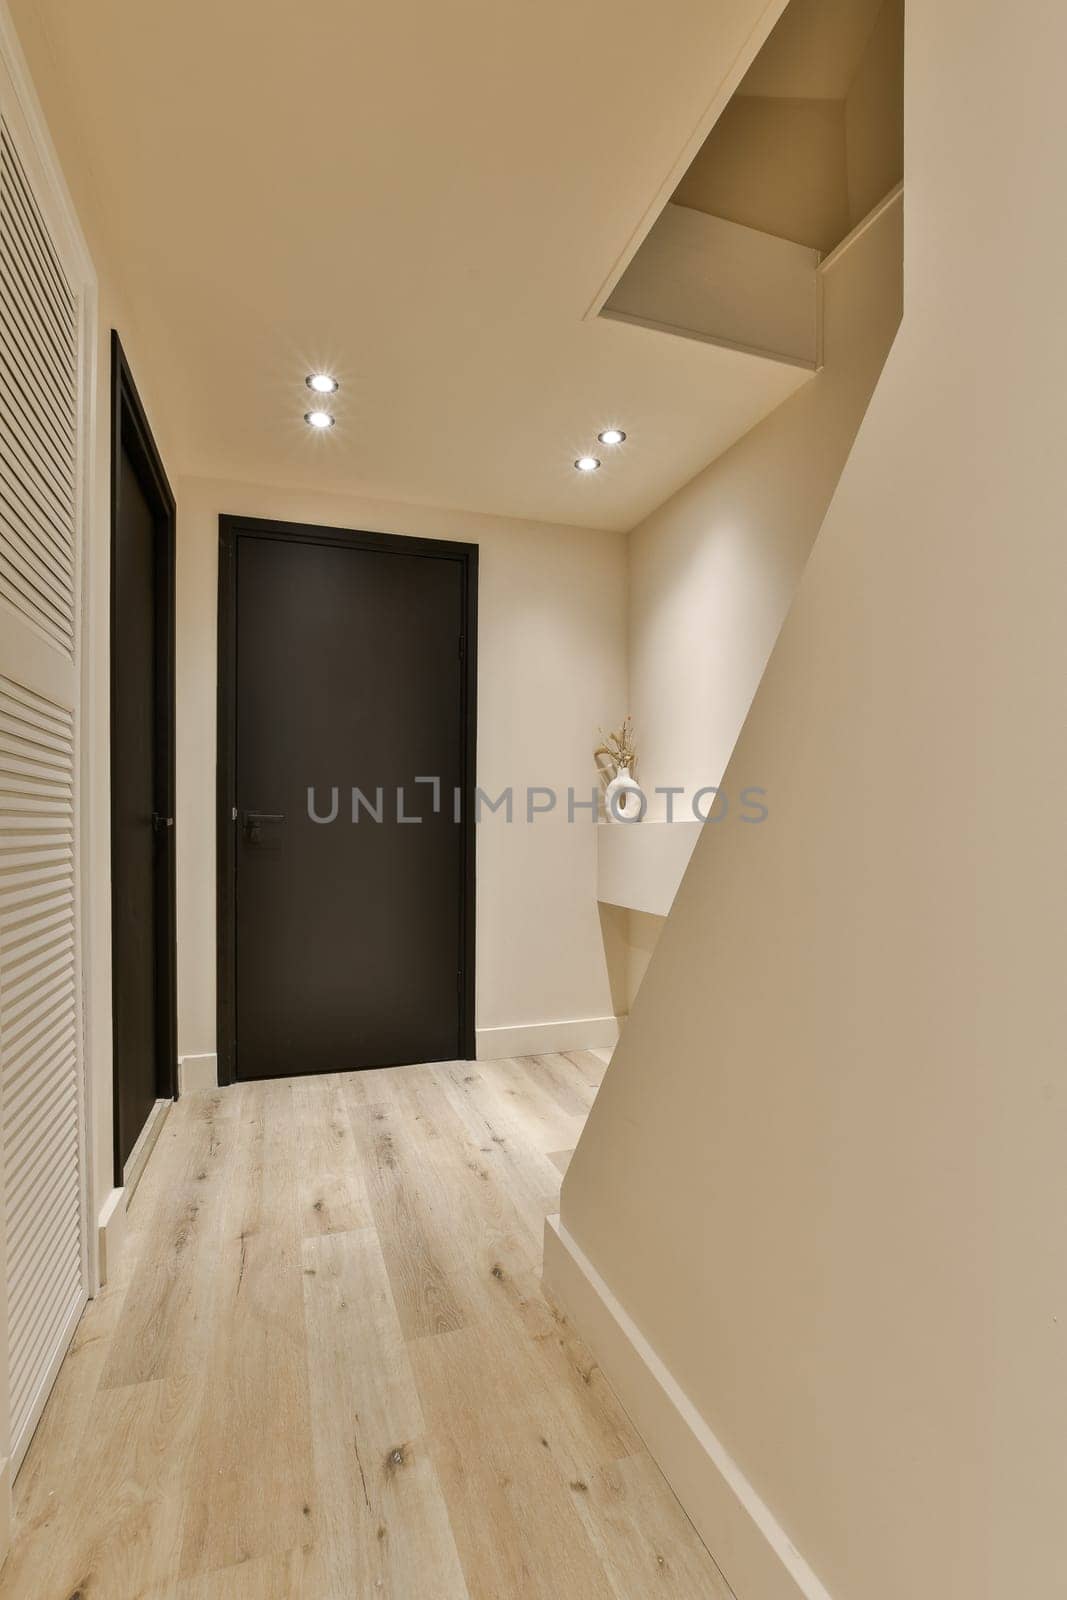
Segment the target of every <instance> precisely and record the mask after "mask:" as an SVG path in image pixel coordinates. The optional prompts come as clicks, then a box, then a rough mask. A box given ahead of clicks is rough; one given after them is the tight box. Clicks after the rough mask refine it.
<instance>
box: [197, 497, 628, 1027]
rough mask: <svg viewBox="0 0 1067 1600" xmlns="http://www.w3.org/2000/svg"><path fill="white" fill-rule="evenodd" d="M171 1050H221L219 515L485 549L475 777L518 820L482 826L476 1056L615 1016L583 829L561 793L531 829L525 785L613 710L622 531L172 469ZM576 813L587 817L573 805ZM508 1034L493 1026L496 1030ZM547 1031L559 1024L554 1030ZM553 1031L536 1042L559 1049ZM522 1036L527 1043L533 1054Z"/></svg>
mask: <svg viewBox="0 0 1067 1600" xmlns="http://www.w3.org/2000/svg"><path fill="white" fill-rule="evenodd" d="M178 502H179V510H178V516H179V525H178V662H177V670H178V817H177V829H178V1002H179V1041H178V1048H179V1054H181V1055H182V1056H202V1055H211V1054H213V1053H214V1051H215V881H216V880H215V752H216V715H215V712H216V707H215V695H216V676H217V656H216V648H217V646H216V638H217V635H216V611H217V581H218V579H217V574H218V519H219V515H220V513H232V514H240V515H244V516H258V517H277V518H281V519H283V520H290V521H308V522H315V523H323V524H329V525H333V526H338V527H349V528H363V529H370V530H374V531H379V532H389V533H401V534H413V535H419V536H423V537H428V538H441V539H460V540H469V541H472V542H474V543H477V544H478V546H479V608H478V782H479V785H480V786H481V788H483V789H484V790H485V791H486V793H488V794H490V795H492V796H494V797H495V796H496V795H498V794H499V793H500V791H501V790H502V789H503V788H505V787H506V786H507V785H512V786H513V787H514V789H515V800H516V810H515V821H514V823H513V824H511V825H508V824H507V823H506V822H505V821H504V818H503V814H502V813H500V814H498V815H490V814H488V813H487V814H486V820H485V821H483V823H482V824H481V826H480V827H479V829H478V842H477V848H478V891H477V1025H478V1029H479V1050H480V1052H481V1053H500V1054H509V1053H512V1051H513V1050H514V1049H516V1048H518V1047H519V1044H518V1042H517V1041H516V1039H515V1038H513V1037H512V1035H511V1032H510V1030H514V1029H526V1028H530V1027H533V1028H534V1029H537V1028H540V1027H542V1026H543V1025H546V1024H556V1023H564V1024H566V1025H567V1026H566V1029H565V1038H566V1039H570V1040H573V1047H574V1048H579V1047H581V1046H582V1044H583V1043H589V1044H593V1043H600V1042H603V1035H604V1030H605V1026H610V1019H611V1018H612V1017H613V1016H614V1010H615V1008H614V1006H613V1004H612V999H611V989H610V983H609V976H608V968H607V958H606V955H605V947H604V939H603V936H602V932H601V926H600V920H599V918H598V915H597V904H596V851H595V845H596V838H595V829H594V827H593V826H592V824H578V825H575V826H573V827H572V826H568V825H567V824H566V809H565V802H563V801H561V807H560V809H559V810H557V811H556V812H554V813H552V814H551V815H549V816H546V817H543V818H538V819H537V820H536V821H535V822H534V823H533V824H532V825H528V824H527V823H526V822H525V821H524V820H523V819H524V815H525V813H524V809H523V802H524V793H523V791H524V790H525V788H526V786H527V785H534V784H538V785H549V786H554V787H556V788H558V789H559V790H560V791H563V792H565V791H566V788H567V786H568V785H573V786H574V787H575V789H576V790H583V791H586V792H588V791H590V790H591V789H592V788H593V787H595V784H596V774H595V771H594V769H593V764H592V748H593V745H594V743H595V736H596V731H597V728H598V727H599V726H601V725H607V724H609V723H611V724H614V723H616V722H618V721H619V719H620V718H621V716H622V714H623V712H624V710H625V695H626V671H625V627H626V622H625V618H626V543H625V540H624V539H623V538H622V537H621V536H620V535H618V534H613V533H602V532H595V531H591V530H589V529H580V528H563V527H559V526H555V525H545V524H538V523H532V522H516V521H506V520H501V519H496V518H491V517H485V516H478V515H472V514H470V513H466V512H447V511H438V510H433V509H429V508H425V507H419V506H411V505H389V504H384V503H382V502H368V501H363V500H357V499H352V498H348V497H345V496H338V495H325V494H324V495H315V494H311V493H308V492H307V491H306V490H291V489H284V488H272V487H267V486H263V485H249V484H232V483H221V482H215V481H212V480H201V479H193V478H184V479H182V480H181V482H180V484H179V489H178ZM579 815H582V816H584V815H585V814H584V813H580V814H579ZM494 1029H500V1030H505V1031H504V1032H502V1033H500V1034H498V1035H496V1036H494V1035H493V1033H492V1031H491V1030H494ZM553 1037H555V1036H553ZM563 1042H564V1038H563V1037H562V1036H561V1037H560V1038H559V1040H558V1041H557V1043H556V1044H555V1045H553V1044H551V1043H550V1042H549V1040H548V1036H547V1035H546V1036H545V1039H544V1041H543V1042H542V1047H543V1048H558V1047H560V1046H561V1044H562V1043H563ZM537 1043H538V1041H537V1038H536V1036H533V1037H532V1038H531V1043H530V1048H537Z"/></svg>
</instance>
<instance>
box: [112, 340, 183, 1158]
mask: <svg viewBox="0 0 1067 1600" xmlns="http://www.w3.org/2000/svg"><path fill="white" fill-rule="evenodd" d="M123 452H125V453H126V455H127V456H128V457H129V459H130V461H131V463H132V465H133V469H134V471H135V472H136V474H137V477H138V480H139V482H140V485H141V489H142V490H143V492H144V494H145V497H146V499H147V500H148V503H149V505H150V507H151V509H152V514H153V518H154V520H155V530H156V539H157V562H156V652H157V659H156V729H157V746H156V749H157V757H158V758H159V759H160V766H161V769H162V770H161V771H159V772H158V777H157V786H158V788H159V789H160V790H161V791H162V793H161V794H160V797H159V798H160V804H162V805H163V807H164V808H165V810H164V814H165V815H166V816H167V817H170V818H173V817H174V799H175V772H176V766H177V760H176V753H175V674H174V633H175V623H174V605H175V570H174V567H175V543H176V532H177V506H176V502H175V499H174V495H173V493H172V492H171V487H170V484H169V483H168V481H167V474H166V472H165V471H164V468H163V462H162V459H161V457H160V454H159V451H158V449H157V448H156V442H155V440H154V439H153V437H152V430H151V428H150V427H149V425H148V417H147V416H146V414H145V409H144V406H143V405H142V403H141V397H140V395H139V394H138V393H137V385H136V384H135V383H134V381H133V374H132V372H131V371H130V366H129V362H128V361H127V360H126V354H125V352H124V350H123V348H122V342H121V340H120V339H119V336H118V333H117V332H116V330H115V329H114V328H112V330H111V626H110V644H111V700H110V705H111V708H112V716H111V758H112V759H111V792H112V803H111V859H112V863H114V860H115V857H116V854H117V851H118V831H117V828H116V810H115V801H114V796H115V789H116V780H117V778H118V774H117V771H116V761H115V718H114V715H113V708H114V705H115V701H116V698H117V693H118V688H119V685H118V673H117V671H116V661H117V654H116V650H115V639H116V631H117V626H118V618H117V616H116V603H115V602H116V596H115V552H116V539H117V533H118V522H119V496H120V486H121V481H122V457H123ZM160 728H162V729H163V730H164V732H163V734H162V737H161V738H160V735H159V731H158V730H159V729H160ZM175 832H176V830H175V828H174V826H173V824H172V825H171V826H170V827H167V828H165V829H164V830H163V836H162V839H161V840H160V842H159V844H158V846H157V851H158V853H157V878H156V929H155V932H156V952H157V967H156V1093H157V1098H158V1099H163V1100H175V1099H177V1097H178V1000H177V996H178V975H177V960H178V956H177V952H178V937H177V894H176V849H175ZM112 958H114V947H112ZM111 1013H112V1024H113V1026H115V1025H116V1024H117V1014H116V989H115V982H114V977H112V984H111ZM111 1072H112V1086H113V1094H114V1140H115V1146H114V1148H115V1182H116V1184H117V1185H119V1186H121V1184H122V1181H123V1174H122V1165H121V1158H120V1147H119V1096H118V1085H117V1075H118V1057H117V1056H113V1057H112V1067H111Z"/></svg>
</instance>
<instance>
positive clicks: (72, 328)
mask: <svg viewBox="0 0 1067 1600" xmlns="http://www.w3.org/2000/svg"><path fill="white" fill-rule="evenodd" d="M77 390H78V306H77V301H76V299H75V296H74V295H73V294H72V292H71V289H70V285H69V284H68V282H67V278H66V275H65V273H64V271H63V267H62V264H61V262H60V260H59V256H58V255H57V253H56V250H55V247H54V245H53V244H52V240H51V238H50V236H49V233H48V229H47V227H46V226H45V223H44V219H43V218H42V216H41V211H40V208H39V206H38V205H37V202H36V200H35V199H34V196H33V193H32V190H31V188H30V185H29V182H28V180H27V177H26V173H25V170H24V168H23V166H22V163H21V162H20V160H19V157H18V153H17V151H16V150H15V146H14V143H13V141H12V138H11V134H10V131H9V129H8V127H7V125H6V124H5V123H3V122H2V121H0V596H2V597H3V599H5V600H6V601H7V602H8V604H9V605H11V606H14V608H15V609H16V610H17V611H18V612H20V613H21V615H22V616H23V617H25V618H26V619H27V620H28V621H29V622H31V623H32V624H33V626H34V627H35V628H37V629H39V630H40V631H41V632H42V633H44V634H45V636H46V637H47V638H49V639H51V640H52V641H53V642H54V643H55V644H58V645H59V646H60V647H61V648H62V649H64V650H66V651H68V652H70V653H73V649H74V582H75V563H74V529H75V511H76V502H77V496H76V492H75V483H76V479H77V425H78V418H77Z"/></svg>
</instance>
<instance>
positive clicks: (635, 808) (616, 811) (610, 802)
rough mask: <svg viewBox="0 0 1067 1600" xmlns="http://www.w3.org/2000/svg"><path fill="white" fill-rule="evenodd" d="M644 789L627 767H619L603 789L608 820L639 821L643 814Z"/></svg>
mask: <svg viewBox="0 0 1067 1600" xmlns="http://www.w3.org/2000/svg"><path fill="white" fill-rule="evenodd" d="M645 804H646V802H645V791H644V790H643V789H642V787H641V785H640V784H639V783H638V781H637V779H636V778H634V777H633V776H632V775H631V773H630V769H629V767H620V768H619V770H618V772H617V773H616V774H615V776H614V778H612V780H611V782H610V783H609V784H608V786H607V788H606V789H605V791H604V810H605V812H606V814H607V820H608V821H609V822H640V821H641V818H642V817H643V816H644V814H645Z"/></svg>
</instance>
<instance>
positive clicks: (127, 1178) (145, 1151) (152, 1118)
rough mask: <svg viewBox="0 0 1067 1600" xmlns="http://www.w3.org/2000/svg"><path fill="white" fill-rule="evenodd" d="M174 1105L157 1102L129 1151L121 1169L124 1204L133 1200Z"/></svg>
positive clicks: (169, 1102)
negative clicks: (127, 1158)
mask: <svg viewBox="0 0 1067 1600" xmlns="http://www.w3.org/2000/svg"><path fill="white" fill-rule="evenodd" d="M173 1104H174V1101H173V1100H157V1101H156V1103H155V1105H154V1106H153V1107H152V1109H151V1111H150V1112H149V1113H148V1119H147V1121H146V1122H145V1125H144V1127H143V1128H142V1129H141V1132H140V1134H139V1135H138V1138H137V1143H136V1144H135V1145H134V1147H133V1149H132V1150H131V1151H130V1156H129V1160H128V1161H127V1162H126V1165H125V1166H124V1167H123V1169H122V1182H123V1187H124V1188H125V1190H126V1204H127V1206H128V1205H129V1203H130V1201H131V1200H132V1199H133V1196H134V1191H135V1190H136V1188H137V1185H138V1184H139V1183H140V1181H141V1174H142V1173H143V1172H144V1169H145V1167H147V1165H148V1158H149V1156H150V1155H151V1154H152V1151H153V1150H154V1149H155V1147H156V1140H157V1139H158V1138H159V1135H160V1133H161V1132H162V1131H163V1124H164V1123H165V1122H166V1120H167V1113H168V1112H169V1111H170V1108H171V1106H172V1105H173Z"/></svg>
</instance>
